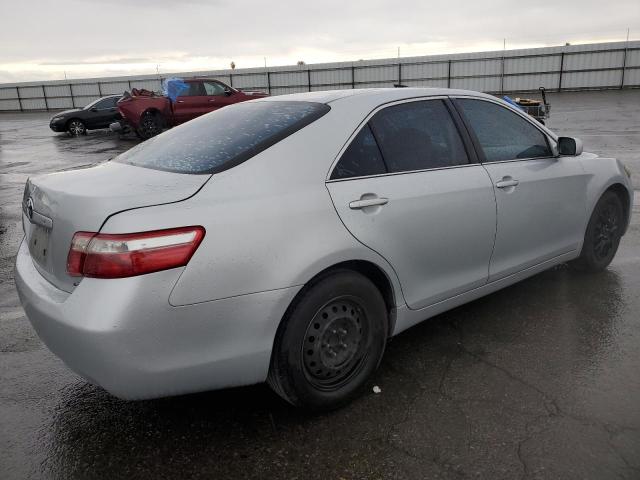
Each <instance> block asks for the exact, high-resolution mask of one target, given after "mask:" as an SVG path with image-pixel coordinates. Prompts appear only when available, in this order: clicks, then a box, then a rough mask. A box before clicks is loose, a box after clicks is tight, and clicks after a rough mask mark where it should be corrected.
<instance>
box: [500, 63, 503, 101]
mask: <svg viewBox="0 0 640 480" xmlns="http://www.w3.org/2000/svg"><path fill="white" fill-rule="evenodd" d="M500 95H504V54H503V55H502V62H500Z"/></svg>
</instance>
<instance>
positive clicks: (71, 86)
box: [69, 84, 76, 108]
mask: <svg viewBox="0 0 640 480" xmlns="http://www.w3.org/2000/svg"><path fill="white" fill-rule="evenodd" d="M69 94H70V95H71V108H76V100H75V98H74V96H73V85H71V84H69Z"/></svg>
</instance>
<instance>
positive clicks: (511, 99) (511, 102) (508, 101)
mask: <svg viewBox="0 0 640 480" xmlns="http://www.w3.org/2000/svg"><path fill="white" fill-rule="evenodd" d="M502 99H503V100H504V101H505V102H507V103H510V104H511V105H513V106H514V107H516V108H517V109H519V110H522V111H523V112H524V108H522V107H521V106H520V105H518V104H517V103H516V101H515V100H514V99H513V98H511V97H509V96H507V95H505V96H504V97H502Z"/></svg>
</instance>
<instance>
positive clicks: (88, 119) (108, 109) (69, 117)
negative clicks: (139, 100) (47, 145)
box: [49, 95, 122, 135]
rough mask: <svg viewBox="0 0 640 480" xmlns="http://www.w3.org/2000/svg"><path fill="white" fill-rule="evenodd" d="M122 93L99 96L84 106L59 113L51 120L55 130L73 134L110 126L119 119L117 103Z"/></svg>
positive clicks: (51, 125)
mask: <svg viewBox="0 0 640 480" xmlns="http://www.w3.org/2000/svg"><path fill="white" fill-rule="evenodd" d="M121 98H122V95H109V96H107V97H102V98H99V99H97V100H95V101H93V102H91V103H90V104H89V105H87V106H86V107H84V108H74V109H73V110H65V111H64V112H59V113H57V114H56V115H55V116H54V117H53V118H52V119H51V121H50V122H49V128H51V130H53V131H54V132H69V133H70V134H71V135H84V134H85V133H87V130H95V129H98V128H109V124H110V123H112V122H114V121H116V120H119V119H120V118H121V117H120V112H118V107H117V105H116V104H117V103H118V100H120V99H121Z"/></svg>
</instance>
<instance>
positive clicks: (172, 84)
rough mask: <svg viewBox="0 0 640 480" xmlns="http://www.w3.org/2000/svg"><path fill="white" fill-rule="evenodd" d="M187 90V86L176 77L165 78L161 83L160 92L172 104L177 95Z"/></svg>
mask: <svg viewBox="0 0 640 480" xmlns="http://www.w3.org/2000/svg"><path fill="white" fill-rule="evenodd" d="M188 88H189V85H187V84H186V83H184V82H183V81H182V79H181V78H178V77H172V78H167V79H166V80H165V81H164V82H163V83H162V92H163V93H164V94H165V95H166V96H167V97H169V99H170V100H171V101H172V102H175V101H176V98H178V95H180V93H181V92H183V91H185V90H187V89H188Z"/></svg>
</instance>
